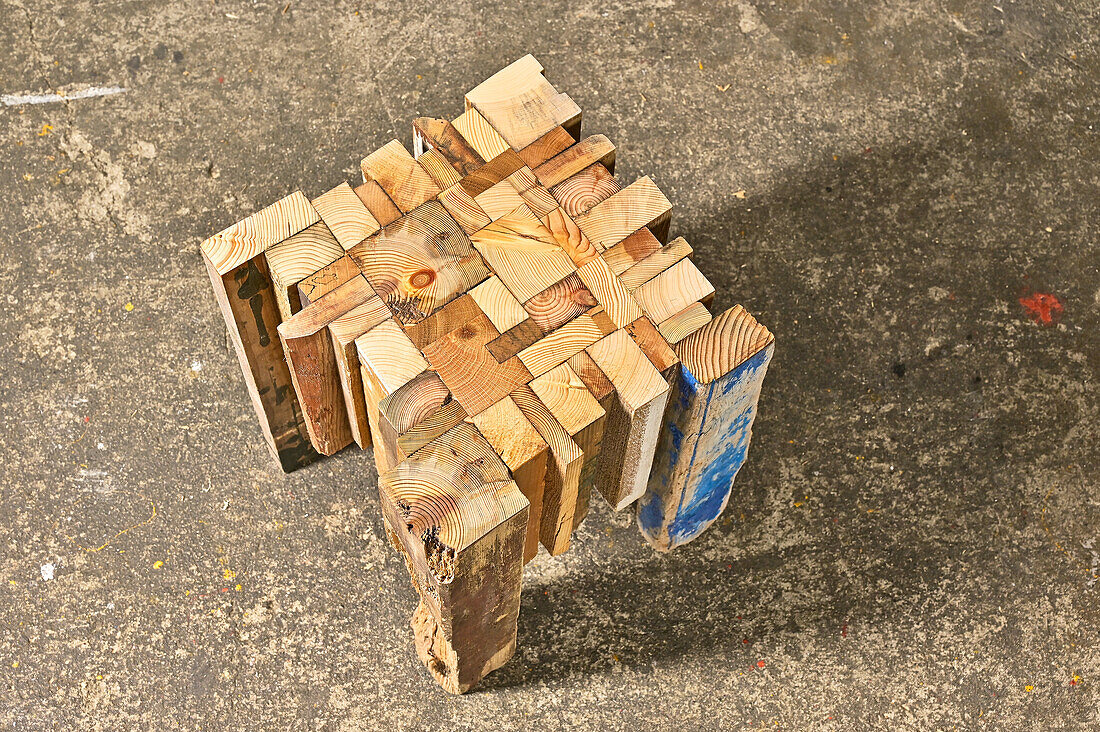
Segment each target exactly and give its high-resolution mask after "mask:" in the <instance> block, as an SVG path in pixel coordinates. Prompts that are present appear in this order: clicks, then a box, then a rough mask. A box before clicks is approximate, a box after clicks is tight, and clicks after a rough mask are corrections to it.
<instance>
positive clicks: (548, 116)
mask: <svg viewBox="0 0 1100 732" xmlns="http://www.w3.org/2000/svg"><path fill="white" fill-rule="evenodd" d="M466 106H467V108H470V107H473V108H475V109H477V111H478V112H480V113H481V114H482V116H483V117H485V119H486V120H487V121H488V122H489V124H491V125H492V126H493V128H494V129H496V130H497V132H499V133H500V136H501V137H503V138H504V141H505V142H507V143H508V144H509V145H511V146H512V147H513V148H515V149H517V150H520V149H523V148H525V147H527V146H528V145H530V144H531V143H533V142H535V141H536V140H538V139H539V138H540V137H542V136H543V135H544V134H546V133H547V132H549V131H550V130H551V129H553V128H554V127H557V126H559V125H561V126H562V127H564V128H565V129H567V130H570V131H571V132H572V131H573V130H577V131H579V129H580V118H581V110H580V107H578V106H577V104H576V102H574V101H573V100H572V99H570V98H569V95H567V94H562V93H560V92H558V91H557V90H555V89H554V87H553V86H551V85H550V82H548V81H547V80H546V77H544V76H543V75H542V64H540V63H539V62H538V61H536V60H535V57H534V56H531V55H530V54H528V55H526V56H524V57H523V58H521V59H519V60H518V61H515V62H514V63H512V64H510V65H508V66H506V67H504V68H503V69H501V70H500V71H498V72H497V73H495V74H493V75H492V76H490V77H489V78H488V79H486V80H485V81H483V82H481V83H480V84H478V85H477V86H476V87H474V88H473V89H471V90H470V91H468V92H466ZM574 137H575V135H574Z"/></svg>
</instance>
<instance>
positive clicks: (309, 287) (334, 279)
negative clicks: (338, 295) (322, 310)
mask: <svg viewBox="0 0 1100 732" xmlns="http://www.w3.org/2000/svg"><path fill="white" fill-rule="evenodd" d="M360 274H362V273H361V272H360V271H359V267H358V266H357V265H356V264H355V262H354V261H352V259H351V257H349V256H347V255H345V256H343V257H340V258H339V259H337V260H336V261H335V262H333V263H332V264H327V265H325V266H324V267H321V269H319V270H317V271H316V272H314V273H313V274H311V275H309V276H308V277H306V278H305V279H303V280H299V282H298V301H299V302H300V303H301V304H302V307H305V306H306V305H309V304H310V303H311V302H313V301H314V300H317V299H319V298H321V297H324V295H325V294H326V293H329V292H332V291H333V290H335V289H336V288H337V287H339V286H340V285H342V284H344V283H345V282H347V281H348V280H351V279H353V278H355V277H358V276H359V275H360Z"/></svg>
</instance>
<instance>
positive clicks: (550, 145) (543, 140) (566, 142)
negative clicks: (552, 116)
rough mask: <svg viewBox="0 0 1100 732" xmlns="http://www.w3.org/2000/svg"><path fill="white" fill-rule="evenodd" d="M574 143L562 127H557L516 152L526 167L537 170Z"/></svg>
mask: <svg viewBox="0 0 1100 732" xmlns="http://www.w3.org/2000/svg"><path fill="white" fill-rule="evenodd" d="M575 142H576V140H575V139H573V136H572V135H571V134H569V133H568V132H566V131H565V128H564V127H562V126H561V125H558V126H557V127H552V128H551V129H550V130H548V131H547V132H545V133H544V134H543V135H542V136H541V137H539V138H538V139H537V140H535V141H534V142H532V143H530V144H529V145H527V146H525V147H524V148H523V149H522V150H517V152H518V153H519V156H520V157H521V158H523V162H524V163H526V164H527V166H528V167H530V168H537V167H538V166H540V165H542V164H543V163H545V162H546V161H547V160H549V159H550V158H552V157H554V156H555V155H557V154H558V153H561V152H564V151H565V150H566V149H567V148H569V146H570V145H572V144H573V143H575Z"/></svg>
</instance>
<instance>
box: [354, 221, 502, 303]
mask: <svg viewBox="0 0 1100 732" xmlns="http://www.w3.org/2000/svg"><path fill="white" fill-rule="evenodd" d="M348 256H350V257H351V258H352V259H353V260H355V263H356V264H357V265H359V268H360V269H361V270H362V271H363V274H365V275H366V276H367V279H368V280H370V283H371V285H372V286H373V287H374V289H375V291H376V292H377V293H378V295H379V297H381V298H382V299H383V300H385V301H386V303H387V304H388V305H389V306H390V308H391V309H392V310H393V311H394V314H395V315H396V317H397V318H398V320H400V321H401V322H403V323H406V324H409V323H415V322H418V321H420V320H423V319H424V318H425V317H427V316H428V315H430V314H431V313H433V312H435V310H436V309H437V308H440V307H442V306H443V305H445V304H447V303H448V302H450V301H451V300H453V299H454V298H456V297H458V296H459V295H461V294H462V293H464V292H466V291H467V290H468V289H470V288H471V287H473V286H474V285H476V284H478V283H480V282H482V281H483V280H484V279H485V278H486V277H488V276H489V275H490V274H491V273H490V272H489V270H488V269H486V267H485V263H484V262H482V261H481V257H479V256H478V255H477V253H476V252H475V251H474V250H473V249H472V248H471V247H470V239H469V238H468V237H467V236H466V233H465V232H464V231H463V230H462V229H461V227H459V226H458V224H457V223H456V222H455V220H454V219H452V218H451V217H450V216H448V215H447V212H446V210H444V208H443V206H442V205H441V204H440V203H439V202H438V201H429V202H427V203H425V204H423V205H422V206H419V207H418V208H417V209H416V210H415V211H413V212H412V213H410V214H408V215H406V216H403V217H402V218H400V219H398V220H397V221H395V222H393V223H392V224H390V225H388V226H386V227H384V228H383V229H382V231H380V232H378V233H377V234H375V235H374V236H371V237H369V238H367V239H366V240H365V241H363V242H362V243H360V244H357V245H356V246H354V247H352V248H351V249H349V250H348Z"/></svg>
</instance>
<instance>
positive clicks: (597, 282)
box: [577, 257, 642, 328]
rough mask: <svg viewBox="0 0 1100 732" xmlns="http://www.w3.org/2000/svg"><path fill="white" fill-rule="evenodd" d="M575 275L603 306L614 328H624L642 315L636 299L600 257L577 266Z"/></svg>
mask: <svg viewBox="0 0 1100 732" xmlns="http://www.w3.org/2000/svg"><path fill="white" fill-rule="evenodd" d="M577 275H578V276H579V277H580V279H581V281H582V282H584V284H585V286H587V287H588V289H589V291H590V292H591V293H592V294H593V295H594V296H595V298H596V301H597V302H599V304H600V305H602V306H603V309H604V311H606V312H607V315H608V317H609V318H610V319H611V322H612V323H614V324H615V327H616V328H625V327H626V326H628V325H630V324H631V323H633V322H634V321H635V320H637V319H638V318H640V317H642V309H641V307H639V306H638V303H637V301H635V300H634V298H633V297H631V295H630V292H629V291H628V290H627V287H626V285H624V284H623V283H622V281H620V280H619V278H618V277H616V276H615V273H614V272H612V271H611V268H610V267H608V266H607V262H605V261H604V260H603V259H602V258H601V257H596V258H595V259H593V260H591V261H589V262H586V263H585V264H584V265H582V266H581V267H578V268H577Z"/></svg>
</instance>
